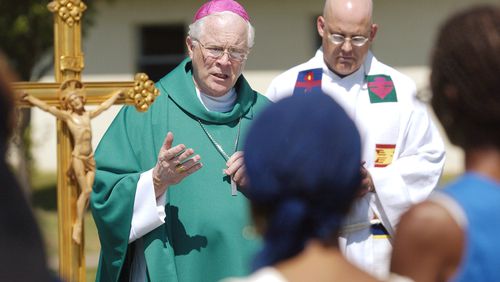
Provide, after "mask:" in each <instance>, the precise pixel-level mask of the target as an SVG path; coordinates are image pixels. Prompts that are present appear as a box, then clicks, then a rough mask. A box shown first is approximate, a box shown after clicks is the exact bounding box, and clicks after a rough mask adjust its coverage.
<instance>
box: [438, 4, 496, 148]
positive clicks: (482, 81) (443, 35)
mask: <svg viewBox="0 0 500 282" xmlns="http://www.w3.org/2000/svg"><path fill="white" fill-rule="evenodd" d="M431 88H432V92H433V97H432V100H431V103H432V107H433V108H434V111H435V113H436V115H437V117H438V118H439V120H440V121H441V123H442V124H443V127H444V128H445V130H446V132H447V134H448V137H449V139H450V141H451V142H452V143H454V144H455V145H458V146H460V147H462V148H464V149H469V148H471V147H480V146H495V147H497V148H500V7H499V6H493V5H480V6H475V7H472V8H469V9H466V10H464V11H462V12H460V13H458V14H456V15H455V16H453V17H451V18H450V19H448V20H447V21H446V22H445V23H444V24H443V25H442V27H441V29H440V31H439V33H438V38H437V41H436V44H435V47H434V50H433V54H432V73H431Z"/></svg>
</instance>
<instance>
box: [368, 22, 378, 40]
mask: <svg viewBox="0 0 500 282" xmlns="http://www.w3.org/2000/svg"><path fill="white" fill-rule="evenodd" d="M377 31H378V25H377V24H372V26H371V30H370V41H373V40H374V39H375V35H377Z"/></svg>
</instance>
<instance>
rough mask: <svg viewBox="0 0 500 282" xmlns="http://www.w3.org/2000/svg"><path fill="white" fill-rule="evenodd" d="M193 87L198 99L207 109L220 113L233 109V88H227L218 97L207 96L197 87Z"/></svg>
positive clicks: (234, 101) (235, 97)
mask: <svg viewBox="0 0 500 282" xmlns="http://www.w3.org/2000/svg"><path fill="white" fill-rule="evenodd" d="M195 88H196V95H197V96H198V99H199V100H200V102H201V104H202V105H203V106H204V107H205V109H207V111H211V112H220V113H223V112H229V111H231V110H232V109H233V107H234V104H235V103H236V99H237V95H236V90H234V88H231V90H229V91H228V92H227V93H226V94H224V95H222V96H219V97H213V96H209V95H207V94H205V93H202V92H201V91H200V90H199V89H198V88H197V87H195Z"/></svg>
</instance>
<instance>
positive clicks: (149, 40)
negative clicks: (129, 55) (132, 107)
mask: <svg viewBox="0 0 500 282" xmlns="http://www.w3.org/2000/svg"><path fill="white" fill-rule="evenodd" d="M139 32H140V36H139V40H140V41H139V46H140V48H139V52H140V53H139V60H138V66H137V69H138V71H139V72H145V73H147V74H148V75H149V78H150V79H151V80H153V81H158V80H159V79H160V78H162V77H163V76H165V75H166V74H167V73H169V72H170V71H171V70H173V69H174V68H175V67H176V66H177V65H178V64H179V63H180V62H181V61H182V60H184V58H185V57H186V51H185V50H186V44H185V36H186V28H185V26H184V24H168V25H145V26H142V27H140V29H139Z"/></svg>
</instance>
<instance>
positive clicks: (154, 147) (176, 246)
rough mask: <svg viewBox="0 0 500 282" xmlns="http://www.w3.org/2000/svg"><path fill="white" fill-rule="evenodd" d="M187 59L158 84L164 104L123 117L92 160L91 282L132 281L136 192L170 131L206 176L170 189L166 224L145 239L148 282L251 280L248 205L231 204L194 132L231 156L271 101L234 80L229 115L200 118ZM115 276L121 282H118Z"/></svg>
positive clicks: (214, 155) (219, 160)
mask: <svg viewBox="0 0 500 282" xmlns="http://www.w3.org/2000/svg"><path fill="white" fill-rule="evenodd" d="M191 68H192V65H191V61H190V60H189V59H186V60H185V61H183V62H182V63H181V64H180V65H179V66H178V67H177V68H176V69H174V70H173V71H172V72H171V73H169V74H168V75H167V76H165V77H164V78H162V79H161V80H160V81H159V82H158V83H157V87H158V88H159V89H160V91H161V94H160V96H159V97H158V99H157V100H156V101H155V103H153V105H152V107H151V108H150V109H149V111H148V112H146V113H139V112H137V111H136V110H135V109H134V107H129V106H126V107H123V109H122V110H121V111H120V113H119V114H118V115H117V117H116V118H115V120H114V121H113V123H112V124H111V126H110V127H109V129H108V131H107V132H106V134H105V135H104V137H103V139H102V140H101V142H100V144H99V147H98V148H97V150H96V154H95V159H96V162H97V173H96V178H95V183H94V187H93V192H92V196H91V209H92V213H93V215H94V219H95V222H96V225H97V228H98V231H99V238H100V241H101V258H100V261H99V269H98V273H97V281H106V282H107V281H118V280H125V281H127V280H128V278H129V277H128V271H129V270H130V258H131V256H132V253H133V251H134V243H131V244H129V243H128V238H129V233H130V226H131V219H132V214H133V206H134V198H135V191H136V186H137V182H138V180H139V176H140V174H141V173H143V172H145V171H147V170H150V169H151V168H153V167H154V166H155V164H156V160H157V156H158V152H159V150H160V148H161V146H162V144H163V142H164V139H165V137H166V135H167V132H168V131H171V132H172V133H173V134H174V144H173V146H175V145H177V144H181V143H183V144H185V145H186V147H187V148H193V149H194V151H195V153H196V154H199V155H200V156H201V162H202V163H203V167H202V168H201V169H200V170H198V171H197V172H195V173H194V174H192V175H190V176H188V177H187V178H185V179H184V180H183V181H181V183H179V184H177V185H173V186H170V187H169V188H168V190H167V192H166V193H167V195H166V201H167V203H166V206H165V212H166V218H165V224H163V225H161V226H160V227H158V228H156V229H154V230H152V231H151V232H149V233H148V234H146V235H145V236H144V237H142V240H143V244H144V250H145V251H144V253H145V258H146V263H147V276H148V278H149V280H150V281H182V282H184V281H187V282H188V281H193V282H201V281H209V282H210V281H218V280H219V279H221V278H224V277H227V276H241V275H246V274H248V273H249V272H250V264H251V261H252V259H253V256H254V255H255V253H256V251H257V250H258V248H259V247H260V241H259V239H257V238H256V236H255V234H253V233H252V232H249V230H251V228H249V227H250V226H251V221H250V215H249V210H248V200H247V198H246V197H245V195H244V194H243V193H242V192H240V191H239V192H238V194H237V196H231V185H230V182H229V178H228V177H227V176H225V175H223V172H222V169H224V168H226V160H225V159H224V157H223V156H222V155H221V154H220V153H219V152H218V151H217V149H216V148H215V146H214V144H213V143H212V142H211V141H210V139H209V138H208V137H207V134H206V133H205V132H204V131H203V129H202V127H201V126H200V124H199V122H198V119H199V120H200V121H201V123H203V125H204V127H205V128H206V130H207V131H208V132H209V134H210V135H211V136H212V137H213V139H214V140H216V142H218V143H219V144H220V145H221V146H222V148H223V149H224V151H226V152H227V154H228V155H232V154H233V153H234V145H235V138H236V137H237V135H238V127H239V126H238V123H239V122H241V134H240V137H239V138H240V141H239V145H238V147H239V148H238V150H240V148H241V147H242V145H243V144H242V143H243V140H244V138H245V132H246V131H247V129H248V127H249V126H250V124H251V122H252V120H254V118H255V117H256V114H257V113H258V112H259V111H261V110H262V109H263V108H264V107H265V106H266V105H268V103H269V101H268V100H267V99H266V98H265V97H264V96H263V95H260V94H258V93H257V92H256V91H254V90H252V89H251V88H250V86H249V85H248V83H247V81H246V80H245V79H244V78H243V76H240V78H239V79H238V81H237V83H236V85H235V90H236V93H237V97H238V98H237V101H236V104H235V106H234V108H233V110H232V111H230V112H225V113H219V112H210V111H207V110H206V109H205V107H204V106H203V105H202V104H201V102H200V100H199V99H198V97H197V94H196V91H195V87H194V83H193V79H192V71H191ZM120 276H121V277H120Z"/></svg>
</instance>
